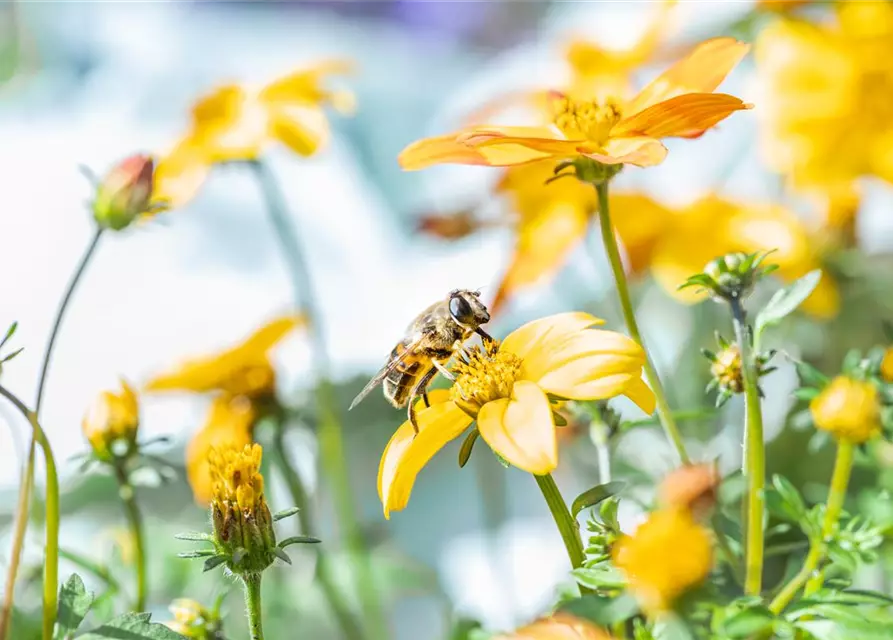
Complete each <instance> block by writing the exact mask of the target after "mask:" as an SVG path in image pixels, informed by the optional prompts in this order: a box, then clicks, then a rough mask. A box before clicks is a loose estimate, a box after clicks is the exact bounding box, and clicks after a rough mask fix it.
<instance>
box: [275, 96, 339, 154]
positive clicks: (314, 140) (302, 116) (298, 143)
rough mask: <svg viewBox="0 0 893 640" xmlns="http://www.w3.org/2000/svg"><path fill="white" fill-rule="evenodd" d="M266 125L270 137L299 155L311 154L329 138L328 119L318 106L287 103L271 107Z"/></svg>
mask: <svg viewBox="0 0 893 640" xmlns="http://www.w3.org/2000/svg"><path fill="white" fill-rule="evenodd" d="M267 126H268V127H269V135H270V137H271V138H275V139H276V140H279V141H280V142H281V143H282V144H284V145H285V146H286V147H288V148H289V149H291V150H292V151H294V152H295V153H297V154H298V155H301V156H311V155H313V154H314V153H316V151H317V150H318V149H320V147H322V146H324V145H325V144H326V142H328V139H329V121H328V119H327V118H326V115H325V113H323V112H322V110H321V109H319V108H318V107H312V106H305V105H288V106H281V105H280V106H276V107H271V108H270V111H269V113H268V120H267Z"/></svg>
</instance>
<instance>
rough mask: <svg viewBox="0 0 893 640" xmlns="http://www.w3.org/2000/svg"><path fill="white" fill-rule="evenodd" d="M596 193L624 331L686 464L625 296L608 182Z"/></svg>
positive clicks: (679, 437)
mask: <svg viewBox="0 0 893 640" xmlns="http://www.w3.org/2000/svg"><path fill="white" fill-rule="evenodd" d="M595 189H596V191H597V192H598V220H599V226H600V228H601V235H602V242H603V243H604V245H605V253H606V254H607V255H608V261H609V262H610V263H611V271H612V272H613V274H614V283H615V285H616V286H617V296H618V297H619V298H620V307H621V309H622V310H623V319H624V320H625V321H626V328H627V330H628V331H629V334H630V336H632V338H633V340H635V341H636V342H638V343H639V344H640V345H641V346H642V349H643V350H644V351H645V377H646V378H647V379H648V384H649V386H650V387H651V390H652V391H653V392H654V397H655V400H656V403H657V415H658V417H660V423H661V426H663V428H664V433H666V436H667V439H668V440H669V441H670V444H672V445H673V448H674V449H675V450H676V454H677V455H678V456H679V461H680V462H682V463H683V464H687V463H688V453H687V452H686V451H685V444H684V443H683V441H682V434H681V433H679V427H677V426H676V419H675V418H674V417H673V412H672V411H671V410H670V404H669V402H667V394H666V392H665V391H664V388H663V385H662V384H661V382H660V376H659V375H658V374H657V369H655V367H654V364H653V363H652V361H651V355H650V354H649V353H648V349H647V347H646V346H645V343H644V342H643V341H642V335H641V332H640V331H639V323H638V322H637V321H636V314H635V311H633V305H632V301H631V299H630V297H629V285H628V284H627V281H626V272H624V270H623V261H622V260H621V258H620V250H619V249H618V248H617V239H616V238H615V237H614V227H613V225H612V224H611V212H610V207H609V205H608V182H600V183H598V184H597V185H596V186H595Z"/></svg>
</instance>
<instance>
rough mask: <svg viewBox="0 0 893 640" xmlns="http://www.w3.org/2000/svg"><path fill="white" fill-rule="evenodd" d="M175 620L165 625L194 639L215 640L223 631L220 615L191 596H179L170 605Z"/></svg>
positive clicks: (169, 608)
mask: <svg viewBox="0 0 893 640" xmlns="http://www.w3.org/2000/svg"><path fill="white" fill-rule="evenodd" d="M168 610H169V611H170V612H171V615H173V616H174V619H173V620H170V621H168V622H165V625H166V626H167V627H168V628H169V629H172V630H173V631H176V632H177V633H179V634H180V635H183V636H186V637H187V638H193V639H194V640H214V639H215V638H219V637H220V636H219V635H218V634H219V633H220V632H221V624H220V616H219V615H218V614H217V613H215V612H214V611H211V610H209V609H207V608H205V607H204V606H202V605H201V604H200V603H199V602H196V601H195V600H192V599H190V598H178V599H176V600H174V601H173V602H172V603H171V605H170V606H169V607H168Z"/></svg>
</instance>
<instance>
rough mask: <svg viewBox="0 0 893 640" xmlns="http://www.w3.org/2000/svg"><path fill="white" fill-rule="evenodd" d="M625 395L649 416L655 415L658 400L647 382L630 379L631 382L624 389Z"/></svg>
mask: <svg viewBox="0 0 893 640" xmlns="http://www.w3.org/2000/svg"><path fill="white" fill-rule="evenodd" d="M623 395H625V396H626V397H627V398H629V399H630V400H632V402H633V404H634V405H636V406H637V407H639V409H641V410H642V411H644V412H645V413H647V414H648V415H649V416H650V415H651V414H652V413H654V409H655V406H656V404H657V400H656V399H655V397H654V391H652V390H651V387H649V386H648V385H647V384H645V381H644V380H642V378H639V377H633V378H630V380H629V382H628V383H627V384H626V386H625V387H624V388H623Z"/></svg>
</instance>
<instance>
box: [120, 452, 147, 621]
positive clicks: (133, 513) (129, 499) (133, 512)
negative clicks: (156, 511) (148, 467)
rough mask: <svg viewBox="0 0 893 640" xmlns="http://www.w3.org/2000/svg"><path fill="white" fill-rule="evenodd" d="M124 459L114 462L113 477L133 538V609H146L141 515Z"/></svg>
mask: <svg viewBox="0 0 893 640" xmlns="http://www.w3.org/2000/svg"><path fill="white" fill-rule="evenodd" d="M124 464H125V461H123V460H120V461H116V462H115V464H114V468H115V478H116V479H117V481H118V495H119V496H120V497H121V502H123V503H124V512H125V513H126V514H127V523H128V525H129V526H130V535H131V538H132V539H133V549H134V556H135V557H134V564H135V569H136V601H135V603H134V605H133V608H134V610H135V611H145V609H146V546H145V538H144V535H143V516H142V514H141V513H140V509H139V505H137V503H136V492H135V491H134V490H133V485H132V484H130V478H129V477H128V476H127V470H126V469H125V468H124Z"/></svg>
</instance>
